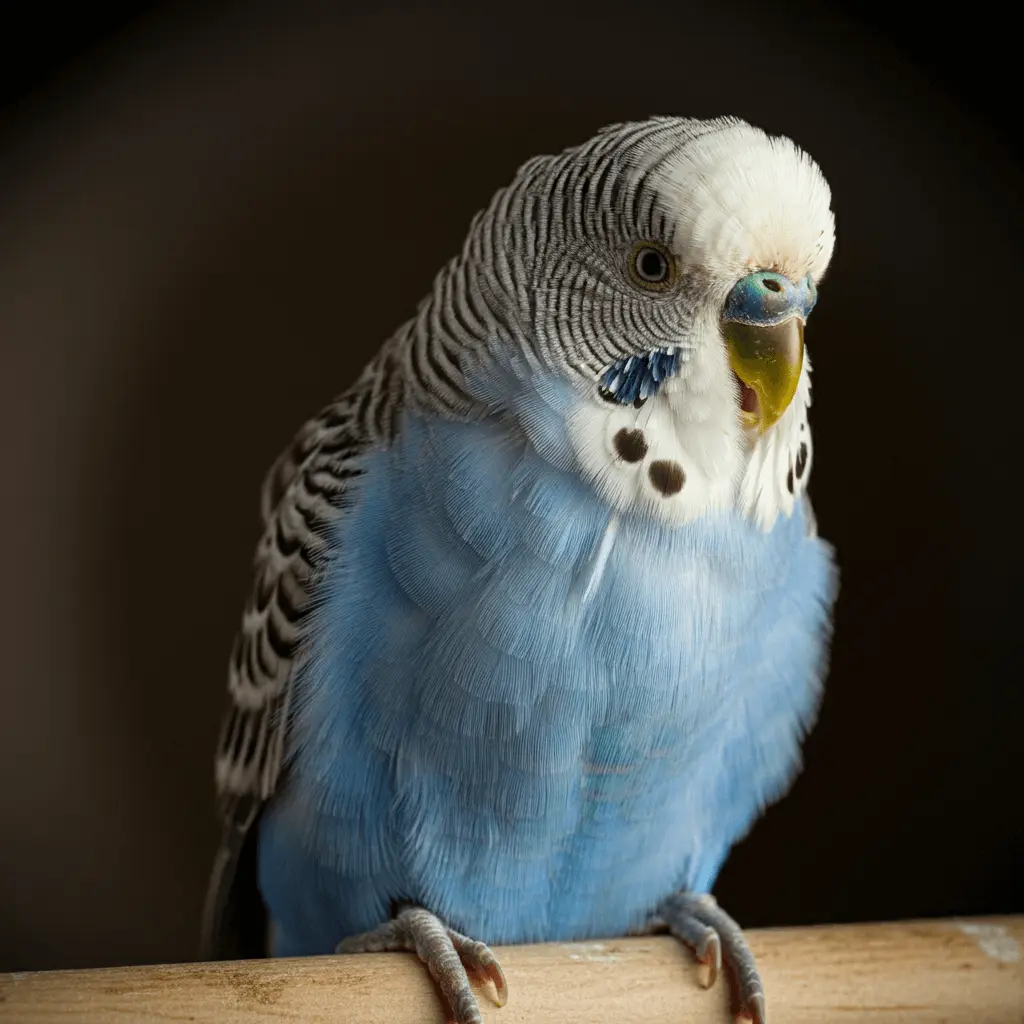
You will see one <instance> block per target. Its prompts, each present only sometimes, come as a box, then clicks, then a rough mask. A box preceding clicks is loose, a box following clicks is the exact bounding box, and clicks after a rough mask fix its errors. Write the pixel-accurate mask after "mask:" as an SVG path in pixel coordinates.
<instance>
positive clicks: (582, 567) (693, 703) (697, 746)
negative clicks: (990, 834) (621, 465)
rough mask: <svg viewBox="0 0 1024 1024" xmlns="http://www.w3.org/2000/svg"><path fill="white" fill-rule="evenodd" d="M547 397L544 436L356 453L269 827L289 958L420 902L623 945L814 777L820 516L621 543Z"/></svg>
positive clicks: (282, 942)
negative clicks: (570, 461)
mask: <svg viewBox="0 0 1024 1024" xmlns="http://www.w3.org/2000/svg"><path fill="white" fill-rule="evenodd" d="M538 409H539V411H538V413H537V417H536V421H537V423H538V424H539V426H537V427H536V430H535V431H534V436H533V437H532V439H531V440H527V439H526V438H524V437H523V436H522V435H520V434H517V433H516V432H515V431H514V430H511V429H509V428H508V427H506V426H504V425H502V423H501V422H499V421H498V420H497V419H493V420H488V421H486V422H483V423H475V424H466V423H452V422H443V421H440V420H426V419H422V418H416V417H412V416H407V417H406V419H405V422H404V424H403V427H402V430H401V432H400V435H399V437H398V439H397V440H396V442H395V443H394V445H393V446H392V447H391V448H390V449H388V450H380V451H375V452H373V453H370V454H368V455H367V456H366V457H365V458H364V460H363V468H364V470H365V473H364V475H363V477H362V478H361V483H360V486H359V487H358V489H357V491H356V501H355V503H354V505H353V507H352V508H351V509H350V510H348V511H346V512H345V513H344V515H343V516H342V517H341V518H340V520H339V522H338V525H337V536H336V545H335V553H334V555H333V557H332V558H331V560H330V562H329V565H328V567H327V569H326V572H325V575H324V577H323V579H322V581H321V583H320V585H319V591H318V597H319V603H318V606H317V610H316V612H315V614H314V615H313V616H312V619H311V628H310V632H309V637H308V640H307V644H306V650H305V657H304V659H303V661H302V663H301V665H300V668H299V670H298V675H297V678H296V683H295V685H296V692H295V701H294V710H295V718H294V728H293V730H292V733H291V736H290V740H289V760H288V765H287V775H286V781H285V783H284V786H283V788H282V790H281V791H280V792H279V794H278V795H277V796H276V798H275V799H274V801H273V802H272V803H271V804H270V806H269V807H268V808H267V810H266V812H265V813H264V815H263V818H262V820H261V823H260V836H259V842H260V845H259V878H260V886H261V890H262V892H263V896H264V899H265V900H266V902H267V905H268V907H269V910H270V914H271V917H272V919H273V920H274V922H275V928H276V936H277V938H276V941H275V948H274V952H275V953H276V954H277V955H300V954H313V953H323V952H328V951H330V950H332V949H333V947H334V946H335V944H336V943H337V942H338V941H339V940H340V939H341V938H342V937H344V936H347V935H351V934H354V933H357V932H360V931H364V930H368V929H370V928H373V927H375V926H376V925H377V924H379V923H380V922H381V921H383V920H385V919H386V918H387V917H388V916H389V913H390V907H391V905H392V903H393V901H395V900H402V899H409V900H413V901H415V902H417V903H420V904H422V905H424V906H426V907H427V908H429V909H430V910H432V911H434V912H435V913H437V914H438V915H440V916H441V917H442V918H444V919H445V920H446V921H447V922H449V923H450V924H451V925H453V926H454V927H456V928H458V929H459V930H461V931H463V932H466V933H468V934H470V935H472V936H473V937H475V938H478V939H482V940H484V941H486V942H490V943H508V942H524V941H543V940H572V939H584V938H589V937H597V936H612V935H620V934H622V933H624V932H625V931H626V930H627V929H628V928H630V927H631V926H634V925H636V924H639V923H640V922H641V921H642V920H643V919H644V917H645V916H646V915H647V914H648V913H649V912H650V911H651V909H652V908H653V907H654V906H655V904H656V903H657V902H658V901H659V900H660V899H662V898H663V897H664V896H666V895H667V894H668V893H669V892H671V891H673V890H674V889H677V888H686V889H691V890H696V891H707V890H709V889H710V887H711V885H712V883H713V882H714V879H715V877H716V875H717V873H718V871H719V868H720V867H721V864H722V861H723V860H724V858H725V856H726V854H727V853H728V850H729V848H730V846H731V845H732V844H733V843H734V842H735V841H736V840H737V839H738V838H740V837H741V836H742V835H743V834H744V833H745V832H746V831H747V829H748V828H749V827H750V825H751V824H752V822H753V821H754V819H755V818H756V817H757V815H758V814H759V812H760V810H761V809H762V808H763V806H764V805H765V804H766V803H768V802H770V801H772V800H774V799H776V798H777V797H778V796H780V795H781V793H782V792H783V791H784V790H785V788H786V787H787V786H788V784H789V783H790V781H791V779H792V777H793V775H794V773H795V771H796V769H797V766H798V762H799V744H800V740H801V738H802V735H803V732H804V730H805V729H806V728H807V727H808V725H809V723H810V720H811V719H812V717H813V715H814V712H815V710H816V707H817V702H818V696H819V689H820V672H821V668H822V659H823V656H824V649H825V644H826V637H827V626H828V614H829V605H830V602H831V597H832V585H833V584H832V563H831V555H830V549H829V548H828V546H827V545H826V544H824V543H823V542H821V541H819V540H818V539H817V538H813V537H808V536H807V535H806V530H807V524H806V521H805V518H804V515H803V511H802V508H801V507H800V506H799V504H798V509H797V511H796V512H795V513H794V514H793V516H792V517H789V518H786V517H784V516H780V518H779V520H778V521H777V523H776V524H775V526H774V528H773V529H772V530H771V532H769V533H763V532H761V531H760V530H758V529H757V528H756V527H755V526H754V525H752V524H751V523H750V522H748V521H747V520H746V519H744V518H741V517H740V516H739V515H737V514H734V513H729V514H721V515H716V516H714V517H709V518H706V519H702V520H700V521H697V522H693V523H689V524H686V525H684V526H680V527H670V526H666V525H661V524H658V523H655V522H653V521H651V520H649V519H644V518H639V517H635V516H631V515H628V514H625V513H622V514H620V515H619V518H618V520H617V522H616V523H615V525H614V526H613V528H612V529H613V531H614V534H613V539H612V535H608V534H607V531H608V530H609V523H610V521H611V519H612V516H613V513H612V511H611V510H610V509H609V508H608V506H607V505H606V504H604V503H603V502H602V501H601V500H599V499H598V498H597V496H596V495H595V493H594V491H593V490H592V488H591V487H590V486H589V485H588V484H586V483H585V482H584V481H583V480H581V479H580V478H579V477H578V476H577V475H576V474H574V473H573V472H571V470H570V469H568V468H567V467H566V464H565V463H566V458H567V457H566V456H565V452H564V448H560V449H559V451H558V453H556V455H555V456H553V455H552V451H549V450H547V448H546V443H542V442H538V439H537V434H538V432H539V433H540V434H542V435H544V436H548V435H550V436H551V437H554V438H556V439H557V438H558V436H559V424H560V423H562V422H564V419H562V418H561V416H555V414H554V412H553V411H552V408H551V405H550V402H549V399H547V398H546V399H544V400H543V401H540V402H539V406H538ZM545 432H546V433H545ZM603 538H605V545H604V551H603V553H602V539H603ZM605 556H606V557H605Z"/></svg>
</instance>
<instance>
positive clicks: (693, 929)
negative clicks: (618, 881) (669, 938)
mask: <svg viewBox="0 0 1024 1024" xmlns="http://www.w3.org/2000/svg"><path fill="white" fill-rule="evenodd" d="M657 913H658V915H659V916H660V917H662V918H663V919H664V920H665V921H666V923H667V924H668V927H669V931H671V932H672V934H673V935H674V936H675V937H676V938H677V939H679V940H680V941H682V942H685V943H686V944H687V945H688V946H690V947H692V948H693V950H694V952H695V953H696V954H697V959H698V960H699V961H700V963H702V964H706V965H707V967H708V968H709V970H708V979H707V982H706V983H705V985H704V987H705V988H710V987H711V986H712V985H713V984H714V983H715V979H716V978H717V977H718V975H719V973H720V972H721V968H722V962H723V960H724V961H725V963H726V964H727V965H728V966H729V968H730V969H731V972H732V974H733V975H734V976H735V979H736V987H737V995H738V996H739V1005H740V1015H741V1016H742V1017H746V1018H747V1019H749V1020H751V1021H753V1024H765V1020H766V1014H765V999H764V989H763V988H762V986H761V978H760V976H759V975H758V972H757V964H756V963H755V962H754V954H753V953H752V952H751V951H750V947H749V946H748V945H747V940H746V939H745V938H744V936H743V932H742V930H741V929H740V926H739V925H738V924H737V923H736V922H735V921H734V920H733V919H732V918H731V917H730V916H729V915H728V914H727V913H726V912H725V911H724V910H722V908H721V907H719V905H718V901H717V900H716V899H715V898H714V896H712V895H711V894H710V893H707V894H702V895H696V894H692V893H685V892H678V893H673V894H672V895H671V896H670V897H669V898H668V899H666V900H665V901H664V903H662V905H661V906H660V907H659V908H658V910H657Z"/></svg>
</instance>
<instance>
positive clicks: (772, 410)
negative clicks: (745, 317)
mask: <svg viewBox="0 0 1024 1024" xmlns="http://www.w3.org/2000/svg"><path fill="white" fill-rule="evenodd" d="M722 329H723V333H724V334H725V340H726V341H727V342H728V344H729V365H730V366H731V367H732V370H733V373H735V374H736V376H737V377H739V379H740V380H741V381H743V383H744V384H746V386H747V387H748V388H750V389H751V390H752V391H753V392H754V394H755V395H756V396H757V409H756V410H755V411H752V412H750V411H744V412H743V414H742V415H743V418H744V421H745V423H746V425H747V426H749V427H756V428H757V431H758V433H759V434H763V433H764V432H765V431H766V430H768V429H769V427H771V426H773V425H774V424H775V423H777V422H778V420H779V419H780V418H781V416H782V414H783V413H784V412H785V411H786V410H787V409H788V408H789V403H790V402H792V401H793V396H794V395H795V394H796V389H797V385H798V384H799V382H800V371H801V369H802V368H803V364H804V323H803V320H802V319H801V318H800V317H798V316H794V317H791V318H790V319H789V320H785V321H783V322H782V323H780V324H772V325H759V324H758V325H754V324H749V323H741V322H739V321H736V320H726V321H725V323H724V324H723V325H722Z"/></svg>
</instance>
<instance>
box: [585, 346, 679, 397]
mask: <svg viewBox="0 0 1024 1024" xmlns="http://www.w3.org/2000/svg"><path fill="white" fill-rule="evenodd" d="M681 362H682V348H681V347H680V346H679V345H669V346H668V347H667V348H660V349H654V350H653V351H652V352H646V353H644V354H642V355H636V356H630V357H629V358H628V359H619V360H617V361H616V362H614V363H612V364H611V366H609V367H608V369H607V370H605V371H604V373H603V374H601V381H600V385H599V386H598V392H597V393H598V394H599V395H600V396H601V397H602V398H603V399H604V400H605V401H606V402H617V403H618V404H619V405H630V404H632V405H634V406H635V407H636V408H638V409H639V408H640V406H641V405H643V404H644V402H646V401H647V399H648V398H650V397H651V395H656V394H657V393H658V389H659V388H660V387H661V383H662V381H663V380H665V379H666V378H668V377H671V376H672V375H673V374H675V373H676V372H677V371H678V369H679V364H680V363H681Z"/></svg>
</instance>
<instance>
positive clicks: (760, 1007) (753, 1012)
mask: <svg viewBox="0 0 1024 1024" xmlns="http://www.w3.org/2000/svg"><path fill="white" fill-rule="evenodd" d="M744 1015H745V1016H749V1017H750V1019H751V1020H752V1021H753V1022H754V1024H765V1021H766V1020H767V1018H766V1016H765V1008H764V995H763V993H761V992H755V993H754V994H753V995H751V996H749V997H748V998H747V1005H746V1006H745V1007H744Z"/></svg>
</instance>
